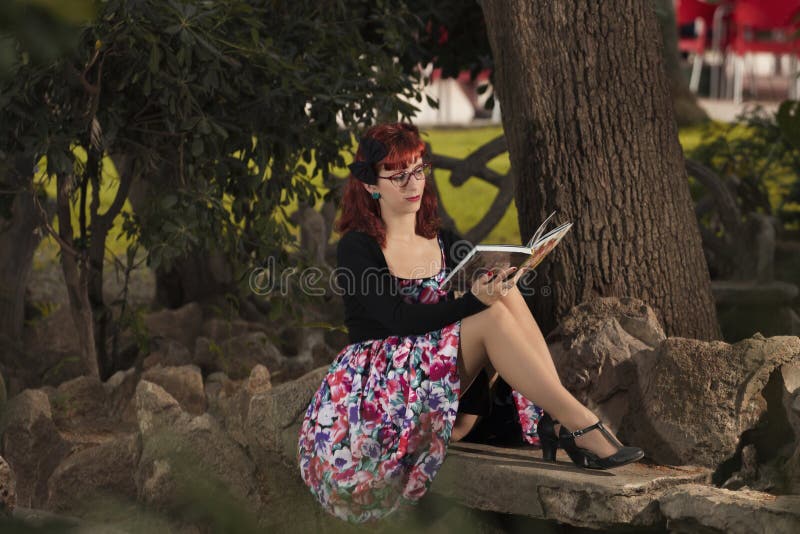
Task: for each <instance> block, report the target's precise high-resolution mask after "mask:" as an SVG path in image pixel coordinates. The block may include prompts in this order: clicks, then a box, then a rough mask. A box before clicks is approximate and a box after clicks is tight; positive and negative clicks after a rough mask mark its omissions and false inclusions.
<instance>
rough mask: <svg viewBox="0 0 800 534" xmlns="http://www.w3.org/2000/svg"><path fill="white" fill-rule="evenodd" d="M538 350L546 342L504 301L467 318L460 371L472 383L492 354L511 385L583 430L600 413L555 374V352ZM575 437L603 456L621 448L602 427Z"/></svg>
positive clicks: (500, 371) (571, 425) (563, 420)
mask: <svg viewBox="0 0 800 534" xmlns="http://www.w3.org/2000/svg"><path fill="white" fill-rule="evenodd" d="M537 350H541V348H538V349H537V347H536V346H534V345H532V344H531V343H530V341H529V339H528V337H527V336H526V335H525V334H524V333H523V332H522V331H521V330H520V327H519V324H518V323H517V320H516V319H515V318H514V315H513V313H512V311H511V310H510V309H509V308H508V306H507V305H506V304H504V303H503V302H502V301H498V302H495V303H494V304H492V305H491V306H490V307H489V308H487V309H485V310H483V311H481V312H479V313H476V314H474V315H470V316H469V317H465V318H464V319H462V320H461V336H460V345H459V360H462V365H461V366H460V369H459V371H460V372H461V371H462V370H463V372H464V375H462V379H463V380H464V381H465V383H471V381H472V379H474V377H475V376H476V375H477V373H478V372H479V371H480V369H481V368H482V367H483V366H484V365H485V364H486V362H487V359H488V361H490V362H491V364H492V366H493V367H494V368H495V370H496V371H497V372H498V373H499V374H500V376H501V377H502V378H503V379H504V380H505V381H506V382H507V383H508V385H509V386H511V387H512V388H514V389H515V390H517V391H518V392H519V393H521V394H522V395H523V396H525V397H526V398H527V399H529V400H531V401H532V402H534V403H535V404H536V405H538V406H540V407H541V408H542V409H544V410H545V411H546V412H548V413H550V414H552V416H553V418H554V419H558V420H559V421H560V422H561V423H563V424H564V425H565V426H566V427H567V428H569V429H573V430H577V429H579V428H585V427H587V426H590V425H592V424H594V423H595V422H596V421H597V416H595V415H594V414H593V413H592V412H591V411H590V410H589V409H588V408H586V407H585V406H583V405H582V404H581V403H580V402H578V400H577V399H576V398H575V397H573V396H572V394H571V393H570V392H569V391H567V390H566V389H565V388H564V386H562V385H561V382H560V381H559V380H558V377H557V376H553V373H552V370H551V369H550V365H549V364H548V363H547V361H546V358H550V355H549V351H548V354H547V355H546V356H543V355H541V354H536V351H537ZM545 350H547V349H546V346H545ZM551 361H552V358H551ZM575 442H576V444H577V445H578V446H580V447H585V448H587V449H589V450H591V451H592V452H594V453H595V454H597V455H598V456H600V457H601V458H604V457H606V456H609V455H611V454H613V453H614V452H616V448H615V447H614V446H613V445H612V444H610V443H609V442H608V441H607V440H606V439H605V437H604V436H603V435H602V434H601V433H600V432H589V433H587V434H584V435H583V436H580V437H578V438H576V439H575Z"/></svg>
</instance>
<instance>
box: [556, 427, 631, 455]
mask: <svg viewBox="0 0 800 534" xmlns="http://www.w3.org/2000/svg"><path fill="white" fill-rule="evenodd" d="M562 428H563V427H562ZM595 428H599V429H600V432H602V434H603V435H604V436H605V437H606V439H607V440H608V441H610V442H611V443H612V444H613V445H614V446H615V447H617V448H620V447H624V445H623V444H622V443H620V442H619V440H618V439H617V438H615V437H614V436H612V435H611V433H610V432H609V431H608V430H606V427H605V425H603V422H602V421H597V422H596V423H595V424H593V425H592V426H587V427H586V428H582V429H580V430H576V431H575V432H569V433H567V434H566V436H564V437H567V438H570V437H571V438H573V439H574V438H577V437H578V436H582V435H584V434H586V433H587V432H589V431H591V430H594V429H595Z"/></svg>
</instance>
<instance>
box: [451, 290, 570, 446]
mask: <svg viewBox="0 0 800 534" xmlns="http://www.w3.org/2000/svg"><path fill="white" fill-rule="evenodd" d="M500 302H502V303H503V304H505V305H506V306H507V307H508V309H509V310H510V311H511V315H512V316H513V317H514V319H515V320H516V321H517V325H518V328H519V330H520V332H522V333H523V334H525V335H526V336H527V338H528V340H529V343H530V344H531V346H532V347H533V348H534V351H533V353H534V354H535V355H536V356H537V357H539V358H541V359H542V361H543V362H544V363H545V364H546V367H547V370H548V372H550V373H551V374H552V376H553V377H554V378H555V379H556V380H559V382H560V379H559V377H558V372H557V371H556V366H555V364H554V363H553V358H552V356H551V355H550V350H549V349H548V348H547V343H546V342H545V340H544V335H543V334H542V331H541V329H540V328H539V325H538V324H537V323H536V319H534V317H533V314H532V313H531V310H530V308H528V304H527V303H526V302H525V299H524V298H523V297H522V293H520V291H519V289H518V288H517V286H514V287H513V288H512V289H511V290H510V291H509V292H508V294H507V295H505V296H504V297H501V300H500ZM486 362H487V360H484V361H483V364H482V365H481V367H480V368H479V369H478V370H477V371H475V373H474V374H472V373H471V372H469V371H465V370H464V367H463V363H462V359H461V358H459V376H461V377H465V380H464V381H462V382H461V390H462V391H466V390H467V387H468V386H467V382H466V380H468V379H469V377H473V378H474V377H475V376H477V374H478V373H479V372H480V370H481V369H482V368H483V366H484V365H486ZM477 422H478V416H477V415H473V414H468V413H460V414H458V416H456V422H455V425H454V426H453V433H452V436H451V440H452V441H458V440H460V439H461V438H463V437H464V436H466V435H467V434H468V433H469V431H470V430H472V427H474V426H475V423H477ZM560 427H561V425H560V424H558V423H557V424H556V425H555V430H556V433H558V430H559V428H560Z"/></svg>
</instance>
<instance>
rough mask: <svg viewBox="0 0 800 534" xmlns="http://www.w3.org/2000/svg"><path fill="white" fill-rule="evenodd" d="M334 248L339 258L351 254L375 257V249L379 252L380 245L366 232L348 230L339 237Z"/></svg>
mask: <svg viewBox="0 0 800 534" xmlns="http://www.w3.org/2000/svg"><path fill="white" fill-rule="evenodd" d="M336 250H337V252H338V255H339V257H340V258H341V257H342V256H350V255H353V254H356V255H362V256H363V255H364V254H368V255H369V256H371V257H377V254H376V251H377V252H380V247H379V246H378V242H377V241H375V239H374V238H373V237H372V236H371V235H369V234H368V233H366V232H362V231H360V230H348V231H347V232H345V233H344V234H342V236H341V237H340V238H339V242H338V243H337V244H336Z"/></svg>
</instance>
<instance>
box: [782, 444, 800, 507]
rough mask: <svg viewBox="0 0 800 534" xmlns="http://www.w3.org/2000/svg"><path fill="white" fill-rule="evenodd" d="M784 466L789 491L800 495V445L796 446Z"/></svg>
mask: <svg viewBox="0 0 800 534" xmlns="http://www.w3.org/2000/svg"><path fill="white" fill-rule="evenodd" d="M784 468H785V470H786V480H787V483H788V485H789V493H792V494H794V495H800V445H798V446H797V447H796V448H795V450H794V454H792V456H791V457H790V458H789V459H788V460H787V461H786V464H785V466H784Z"/></svg>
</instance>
